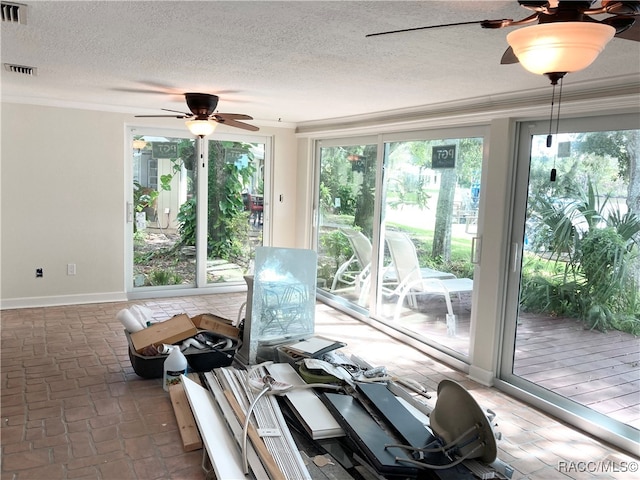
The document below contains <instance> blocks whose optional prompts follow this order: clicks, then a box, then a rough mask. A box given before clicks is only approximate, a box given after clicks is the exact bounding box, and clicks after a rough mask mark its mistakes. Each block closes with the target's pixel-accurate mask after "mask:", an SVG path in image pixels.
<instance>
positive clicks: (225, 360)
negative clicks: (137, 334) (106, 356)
mask: <svg viewBox="0 0 640 480" xmlns="http://www.w3.org/2000/svg"><path fill="white" fill-rule="evenodd" d="M124 334H125V336H126V337H127V340H128V342H129V348H128V351H129V360H131V366H132V367H133V371H134V372H136V374H137V375H138V376H139V377H142V378H162V373H163V371H164V361H165V360H166V359H167V357H168V356H169V355H155V356H153V357H151V356H147V355H141V354H140V353H137V352H136V351H135V349H134V347H133V343H132V341H131V337H132V335H133V334H131V333H129V332H127V331H126V330H125V331H124ZM231 342H232V343H231V346H229V348H224V349H217V350H212V349H210V348H207V349H203V350H198V349H197V348H195V347H189V348H187V349H186V350H185V351H184V352H183V354H184V356H185V358H186V359H187V363H188V364H189V371H191V372H210V371H211V370H212V369H214V368H219V367H228V366H229V365H231V364H232V363H233V358H234V356H235V354H236V350H237V349H238V346H239V345H240V340H239V339H231Z"/></svg>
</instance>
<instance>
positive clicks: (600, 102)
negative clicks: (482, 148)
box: [296, 74, 640, 137]
mask: <svg viewBox="0 0 640 480" xmlns="http://www.w3.org/2000/svg"><path fill="white" fill-rule="evenodd" d="M551 94H552V88H551V87H550V86H547V87H545V88H539V89H535V90H528V91H522V92H514V93H506V94H499V95H488V96H484V97H474V98H468V99H463V100H459V101H454V102H446V103H440V104H432V105H423V106H419V107H411V108H406V109H402V110H394V111H387V112H377V113H372V114H366V115H357V116H352V117H343V118H334V119H327V120H318V121H313V122H301V123H299V124H298V128H297V130H296V134H297V135H298V136H300V137H306V136H309V137H317V136H321V135H326V134H331V133H338V132H339V133H340V134H344V133H350V134H366V133H369V134H371V133H380V132H381V131H384V132H392V131H398V130H407V129H414V128H428V127H453V126H467V125H473V124H476V125H477V124H480V123H488V122H490V121H491V120H493V119H495V118H503V117H514V118H518V119H520V118H527V117H534V116H544V115H548V113H549V108H550V104H551ZM557 94H558V91H557V90H556V96H557ZM621 110H624V111H625V112H640V74H638V75H636V74H634V75H625V76H620V77H612V78H608V79H602V80H599V81H591V82H582V83H576V84H568V85H567V84H565V85H564V86H563V92H562V113H563V114H564V115H578V114H580V115H589V114H596V113H603V112H604V111H611V112H614V111H616V112H619V111H621Z"/></svg>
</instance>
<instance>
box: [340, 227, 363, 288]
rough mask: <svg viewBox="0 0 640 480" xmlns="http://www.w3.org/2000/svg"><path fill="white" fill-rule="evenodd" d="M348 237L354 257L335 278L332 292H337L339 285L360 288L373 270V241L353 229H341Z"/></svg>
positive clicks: (344, 264)
mask: <svg viewBox="0 0 640 480" xmlns="http://www.w3.org/2000/svg"><path fill="white" fill-rule="evenodd" d="M340 231H341V232H342V233H343V234H344V235H345V236H346V237H347V239H348V240H349V244H350V245H351V249H352V250H353V255H351V258H349V259H348V260H347V261H346V262H344V263H343V264H342V265H340V267H339V268H338V270H337V271H336V274H335V275H334V276H333V282H332V284H331V291H332V292H333V291H335V289H336V287H337V286H338V284H339V283H342V284H344V285H347V286H355V287H356V288H359V287H360V285H361V284H362V282H363V281H364V279H365V278H366V277H367V276H368V275H369V270H370V268H371V241H370V240H369V239H368V238H367V237H366V236H365V235H364V234H363V233H362V232H359V231H357V230H354V229H352V228H341V229H340Z"/></svg>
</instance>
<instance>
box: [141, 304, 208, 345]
mask: <svg viewBox="0 0 640 480" xmlns="http://www.w3.org/2000/svg"><path fill="white" fill-rule="evenodd" d="M197 333H198V329H197V328H196V326H195V325H194V324H193V322H192V321H191V319H190V318H189V316H188V315H186V314H184V313H183V314H180V315H176V316H175V317H172V318H170V319H168V320H165V321H164V322H159V323H154V324H153V325H151V326H150V327H147V328H145V329H143V330H140V331H139V332H134V333H132V334H131V343H132V345H133V348H134V350H135V351H136V352H137V353H140V352H142V350H143V349H144V348H145V347H148V346H149V345H160V344H162V343H166V344H168V345H170V344H173V343H176V342H179V341H181V340H184V339H186V338H189V337H193V336H194V335H196V334H197Z"/></svg>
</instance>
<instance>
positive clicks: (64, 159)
mask: <svg viewBox="0 0 640 480" xmlns="http://www.w3.org/2000/svg"><path fill="white" fill-rule="evenodd" d="M136 120H137V119H135V118H133V117H132V116H131V115H127V114H120V113H108V112H97V111H89V110H77V109H66V108H58V107H42V106H32V105H18V104H10V103H3V104H2V125H1V127H2V128H1V138H2V148H1V154H2V157H1V162H2V163H1V175H2V178H1V181H2V183H1V186H2V190H1V193H0V195H1V196H0V199H1V215H2V217H1V221H2V230H1V232H0V239H1V249H0V253H1V257H0V258H1V262H2V263H1V277H0V278H1V284H0V298H1V300H2V305H1V306H2V308H12V307H23V306H39V305H55V304H65V303H69V304H70V303H86V302H98V301H114V300H123V299H125V298H126V295H125V282H126V278H125V258H126V255H125V220H126V219H125V198H126V197H125V171H124V168H125V167H124V166H125V158H124V156H125V152H126V149H125V139H126V125H127V124H129V125H130V124H133V123H136ZM164 125H165V126H166V123H165V124H164ZM260 134H261V135H262V134H263V135H265V136H270V137H272V143H273V152H274V162H273V165H272V174H273V183H272V186H273V190H272V192H273V196H272V205H271V207H272V215H271V222H272V224H273V225H274V227H275V228H274V229H273V230H274V232H273V237H272V244H273V245H275V246H289V247H291V246H295V245H294V244H293V243H294V242H295V241H294V240H293V239H295V220H294V219H295V211H296V163H297V159H296V155H297V150H296V139H295V136H294V133H293V129H291V128H269V127H267V128H261V130H260ZM280 194H282V195H283V201H282V202H280V201H279V200H278V199H279V195H280ZM273 199H276V201H273ZM69 263H73V264H76V275H74V276H70V275H67V264H69ZM36 268H43V269H44V276H43V278H36V276H35V271H36Z"/></svg>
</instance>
